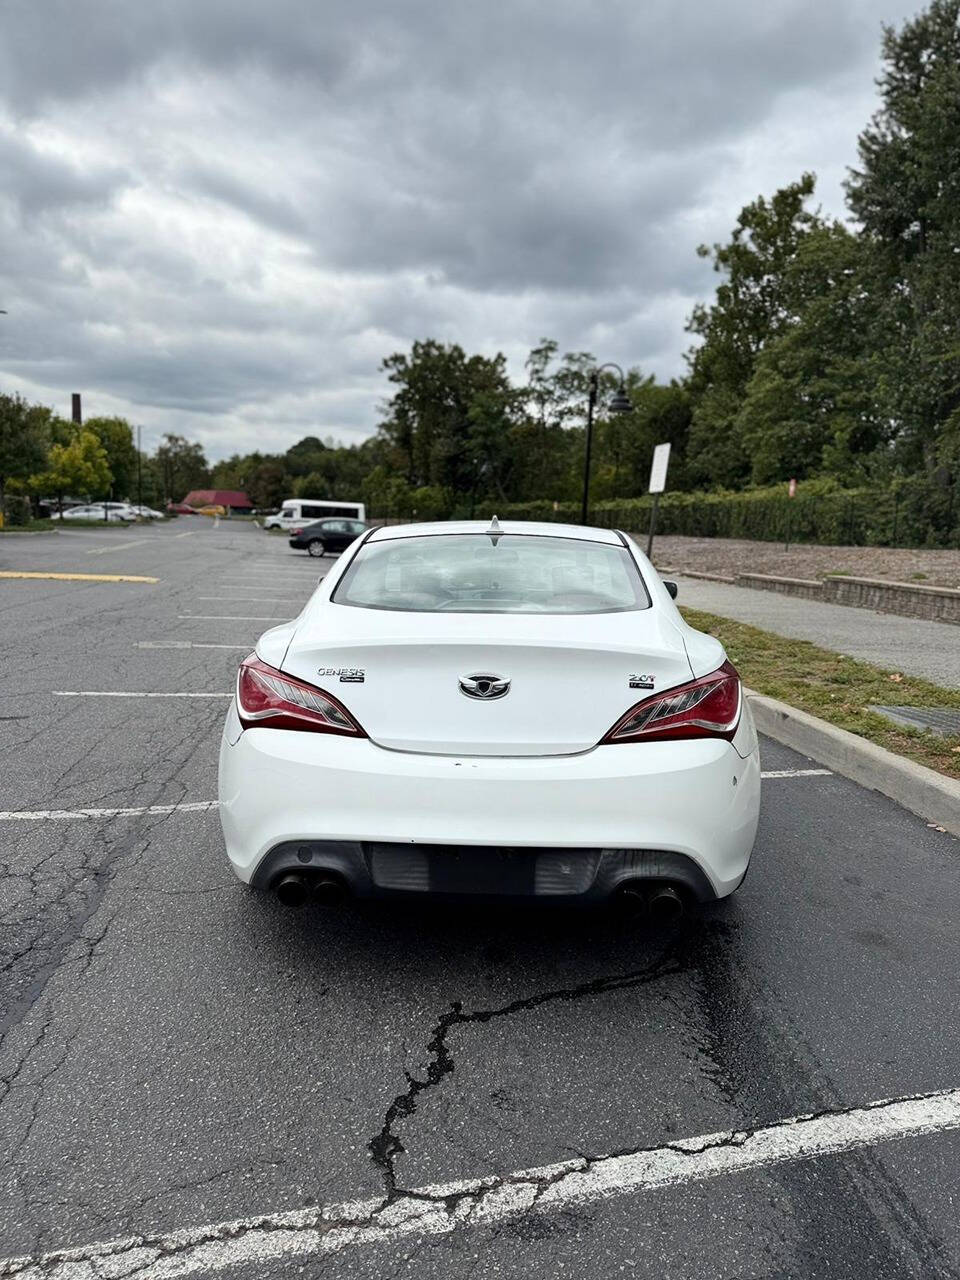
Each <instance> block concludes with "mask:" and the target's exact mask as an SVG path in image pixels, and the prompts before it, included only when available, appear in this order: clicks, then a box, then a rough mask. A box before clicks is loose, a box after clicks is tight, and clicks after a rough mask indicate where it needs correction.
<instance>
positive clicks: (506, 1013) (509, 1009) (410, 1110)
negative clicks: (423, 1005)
mask: <svg viewBox="0 0 960 1280" xmlns="http://www.w3.org/2000/svg"><path fill="white" fill-rule="evenodd" d="M686 968H687V965H686V964H685V963H684V962H683V961H681V960H680V959H679V958H678V957H677V956H676V955H673V954H670V953H668V954H667V955H666V956H663V957H661V958H660V959H658V960H655V961H653V962H651V963H650V964H648V965H646V966H644V967H643V968H641V969H636V970H633V971H631V972H628V973H623V974H615V975H612V976H607V977H600V978H592V979H590V980H589V981H587V982H583V983H580V984H578V985H577V986H573V987H563V988H560V989H558V990H555V991H546V992H541V993H539V994H537V995H533V996H525V997H522V998H519V999H517V1000H512V1001H511V1002H510V1003H509V1004H505V1005H502V1006H500V1007H499V1008H494V1009H474V1010H472V1011H470V1012H466V1013H465V1012H464V1009H463V1004H462V1002H461V1001H459V1000H457V1001H454V1002H453V1004H452V1005H451V1007H450V1009H449V1010H448V1011H447V1012H446V1013H444V1014H442V1015H441V1016H440V1018H439V1019H438V1021H437V1022H436V1024H435V1025H434V1027H433V1030H432V1032H431V1035H430V1038H429V1040H428V1041H427V1046H426V1047H427V1051H428V1053H429V1055H430V1059H429V1061H428V1063H427V1068H426V1074H425V1075H423V1076H414V1075H411V1074H410V1072H409V1071H408V1072H405V1073H404V1074H405V1075H406V1079H407V1087H406V1089H405V1090H404V1091H403V1093H398V1094H397V1096H396V1097H395V1098H394V1099H393V1101H392V1102H391V1103H390V1106H389V1107H388V1108H387V1111H386V1114H385V1116H384V1119H383V1125H382V1127H381V1129H380V1131H379V1133H377V1134H375V1135H374V1136H373V1137H372V1138H371V1139H370V1141H369V1142H368V1143H367V1150H368V1151H369V1153H370V1159H371V1160H372V1162H373V1164H374V1165H375V1166H376V1167H377V1169H378V1170H379V1172H380V1176H381V1177H382V1179H383V1184H384V1189H385V1191H386V1197H387V1203H388V1204H389V1203H391V1202H392V1201H393V1200H394V1199H396V1198H397V1196H398V1195H400V1194H404V1195H410V1194H412V1193H411V1192H409V1191H403V1192H402V1191H401V1189H400V1188H399V1186H398V1183H397V1171H396V1161H397V1158H398V1157H399V1156H400V1155H402V1154H403V1153H404V1151H405V1150H406V1148H405V1147H404V1145H403V1142H402V1140H401V1138H400V1136H399V1135H398V1133H397V1131H396V1128H397V1125H398V1123H399V1122H400V1121H402V1120H405V1119H407V1118H408V1117H409V1116H412V1115H414V1114H415V1112H416V1110H417V1107H418V1105H419V1101H418V1100H419V1098H420V1095H421V1094H423V1093H425V1092H427V1091H428V1090H431V1089H434V1088H436V1087H437V1086H438V1085H439V1084H440V1083H441V1081H442V1080H444V1079H445V1077H446V1076H449V1075H452V1074H453V1072H454V1070H455V1062H454V1058H453V1055H452V1053H451V1052H450V1048H449V1046H448V1043H447V1039H448V1036H449V1035H450V1032H451V1031H453V1029H454V1028H455V1027H460V1026H469V1025H471V1024H475V1023H480V1024H483V1023H487V1022H492V1021H493V1020H494V1019H496V1018H508V1017H510V1016H512V1015H513V1014H516V1013H526V1012H528V1011H529V1010H531V1009H537V1008H539V1007H540V1006H541V1005H545V1004H551V1003H553V1002H555V1001H556V1002H559V1001H571V1000H584V999H589V998H591V997H592V996H598V995H603V994H605V993H607V992H609V991H623V990H626V989H628V988H630V987H639V986H644V985H646V984H648V983H651V982H656V981H658V980H659V979H660V978H663V977H666V976H668V975H671V974H678V973H682V972H684V971H685V970H686Z"/></svg>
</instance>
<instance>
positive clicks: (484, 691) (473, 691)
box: [460, 671, 510, 702]
mask: <svg viewBox="0 0 960 1280" xmlns="http://www.w3.org/2000/svg"><path fill="white" fill-rule="evenodd" d="M460 692H461V693H465V694H466V695H467V697H468V698H485V699H486V700H487V701H488V702H489V701H490V699H491V698H502V697H504V696H505V695H506V694H508V693H509V692H510V680H509V679H508V678H507V677H506V676H493V675H490V674H489V672H486V671H475V672H474V673H473V675H472V676H461V677H460Z"/></svg>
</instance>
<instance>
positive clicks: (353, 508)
mask: <svg viewBox="0 0 960 1280" xmlns="http://www.w3.org/2000/svg"><path fill="white" fill-rule="evenodd" d="M327 516H349V517H350V519H351V520H363V521H366V518H367V509H366V507H365V506H364V505H363V503H362V502H325V501H322V500H321V499H318V498H287V499H285V501H284V504H283V506H282V507H281V508H280V510H279V511H278V512H277V513H276V515H273V516H267V518H266V519H265V520H264V522H263V527H264V528H265V529H297V528H299V527H300V526H301V525H304V524H309V523H310V522H311V520H325V519H326V517H327Z"/></svg>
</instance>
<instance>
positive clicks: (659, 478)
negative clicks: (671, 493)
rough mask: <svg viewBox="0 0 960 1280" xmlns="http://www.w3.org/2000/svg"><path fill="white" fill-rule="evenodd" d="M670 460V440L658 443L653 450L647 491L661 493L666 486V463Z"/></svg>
mask: <svg viewBox="0 0 960 1280" xmlns="http://www.w3.org/2000/svg"><path fill="white" fill-rule="evenodd" d="M669 462H670V442H669V441H667V443H666V444H658V445H657V447H656V448H655V449H654V451H653V465H652V466H651V468H650V488H649V490H648V492H649V493H663V491H664V489H665V488H666V487H667V465H668V463H669Z"/></svg>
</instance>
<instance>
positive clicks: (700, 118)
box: [0, 0, 919, 458]
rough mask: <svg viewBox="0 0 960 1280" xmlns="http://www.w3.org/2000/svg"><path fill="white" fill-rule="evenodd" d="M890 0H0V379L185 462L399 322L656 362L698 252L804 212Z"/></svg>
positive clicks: (361, 414)
mask: <svg viewBox="0 0 960 1280" xmlns="http://www.w3.org/2000/svg"><path fill="white" fill-rule="evenodd" d="M918 3H919V0H915V3H909V2H905V0H764V2H763V3H762V4H760V3H758V2H757V0H509V2H507V0H486V3H478V0H467V2H464V0H431V2H430V3H417V2H409V0H353V3H332V2H331V0H269V2H268V0H150V2H149V3H139V0H3V3H2V5H0V236H2V254H0V307H4V308H6V310H7V311H8V312H9V314H8V315H7V316H0V390H4V391H9V390H19V391H21V392H22V393H23V394H24V395H26V396H28V397H29V398H30V399H33V400H39V401H42V402H44V403H47V404H51V405H55V406H56V407H57V408H58V409H59V410H60V411H62V412H65V413H66V412H68V410H69V393H70V392H71V391H74V390H78V391H82V392H83V395H84V409H85V412H86V413H87V414H88V415H89V414H93V413H121V414H123V415H124V416H126V417H128V418H129V419H130V420H131V421H133V422H139V423H142V424H143V426H144V432H145V435H144V444H145V446H146V445H147V444H148V443H149V444H150V446H151V447H152V446H153V445H154V444H155V443H156V441H157V440H158V439H159V436H160V435H161V433H162V432H163V431H178V432H181V433H183V434H186V435H189V436H192V437H194V438H197V439H200V440H202V442H203V444H204V446H205V447H206V449H207V451H208V454H209V456H211V457H212V458H217V457H221V456H224V455H225V454H229V453H232V452H234V451H235V450H240V451H247V450H249V449H253V448H264V449H284V448H286V447H288V446H289V445H290V444H292V443H293V442H294V441H295V440H297V439H299V438H300V436H302V435H304V434H307V433H311V434H319V435H321V436H327V435H333V436H335V437H338V438H340V439H342V440H343V441H345V442H352V441H355V440H359V439H362V438H363V437H364V436H365V435H368V434H369V433H370V432H371V431H372V430H373V429H374V428H375V426H376V422H377V406H378V404H379V403H380V402H381V401H382V399H383V397H384V395H385V393H386V391H387V384H386V382H385V381H384V379H383V376H382V375H381V374H380V373H379V372H378V367H379V363H380V360H381V358H382V357H383V356H385V355H387V354H389V353H390V352H392V351H395V350H398V349H403V348H406V347H408V346H409V344H410V343H411V342H412V341H413V340H414V339H416V338H425V337H435V338H438V339H441V340H443V341H447V342H452V341H456V342H460V343H462V344H463V345H464V346H465V347H466V348H468V349H470V350H479V351H484V352H486V353H489V354H492V353H494V352H495V351H497V350H502V351H504V352H505V353H506V354H507V356H508V357H509V360H510V363H511V368H512V370H513V371H514V372H515V374H517V375H518V376H519V375H520V374H522V370H523V360H524V357H525V355H526V353H527V351H528V350H529V348H530V347H531V346H532V345H534V344H535V343H536V342H537V341H538V340H539V339H540V338H541V337H542V336H545V335H546V336H552V337H555V338H557V339H558V340H559V342H560V344H561V348H562V349H578V350H579V349H587V350H591V351H593V352H595V353H596V354H597V355H598V356H599V357H600V358H602V359H604V360H617V361H620V362H621V363H623V364H629V365H639V366H640V367H642V368H643V369H644V370H645V371H647V372H653V373H656V374H657V375H659V376H661V377H669V376H671V375H674V374H678V373H680V372H681V371H682V369H683V352H684V350H685V349H686V347H687V345H688V342H689V339H688V336H687V335H686V334H685V333H684V320H685V318H686V316H687V315H688V313H689V311H690V308H691V306H692V304H693V302H694V301H696V300H697V299H699V298H704V297H706V296H708V295H709V293H710V291H711V289H712V287H713V280H714V277H713V273H712V271H711V269H710V266H709V264H707V263H704V262H702V261H700V260H699V259H698V258H697V256H696V253H695V249H696V246H697V244H698V243H700V242H702V241H713V240H716V239H721V238H725V237H726V235H727V233H728V231H729V229H730V227H731V226H732V224H733V222H734V220H735V218H736V215H737V213H738V211H739V209H740V208H741V206H742V205H743V204H744V203H746V202H747V201H748V200H751V199H753V198H754V197H755V196H756V195H757V194H758V193H760V192H765V193H769V192H771V191H773V190H774V189H775V188H776V187H777V186H779V185H782V184H783V183H785V182H788V181H791V180H793V179H794V178H796V177H797V176H799V174H800V173H801V172H803V170H805V169H812V170H813V171H815V172H816V173H817V175H818V179H819V188H818V190H819V199H820V201H821V203H822V205H823V207H824V209H825V210H826V211H827V212H830V213H833V214H836V215H842V214H843V212H844V209H843V200H842V189H841V183H842V180H843V177H844V174H845V169H846V166H847V165H849V164H851V163H853V162H854V160H855V155H856V151H855V146H856V135H857V133H858V131H859V129H861V128H862V126H863V125H864V123H865V122H866V120H867V117H868V116H869V114H870V112H871V111H872V110H873V109H874V106H875V100H876V99H875V88H874V84H873V81H874V77H875V76H876V74H877V71H878V68H879V62H878V56H879V42H880V29H881V24H882V22H883V21H889V22H894V23H899V22H900V21H902V19H903V18H904V17H905V16H908V15H909V14H911V13H912V12H913V11H915V9H916V8H917V7H918Z"/></svg>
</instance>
